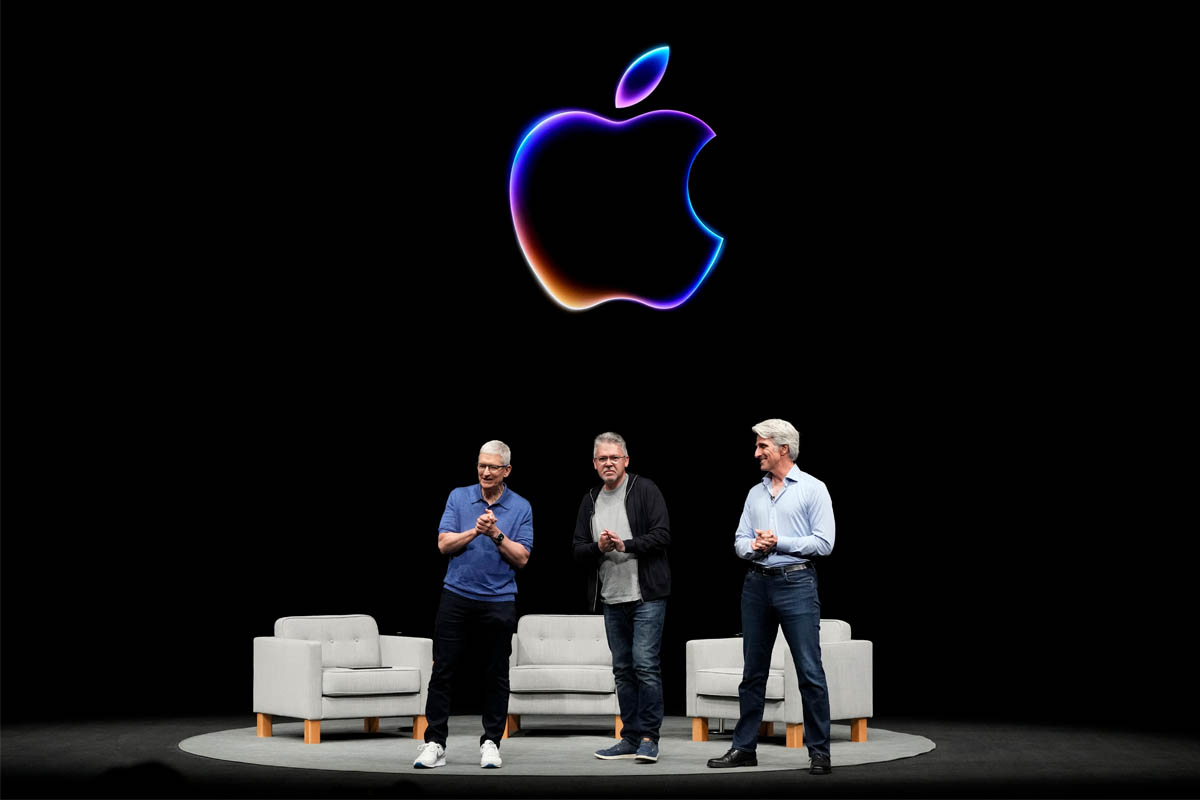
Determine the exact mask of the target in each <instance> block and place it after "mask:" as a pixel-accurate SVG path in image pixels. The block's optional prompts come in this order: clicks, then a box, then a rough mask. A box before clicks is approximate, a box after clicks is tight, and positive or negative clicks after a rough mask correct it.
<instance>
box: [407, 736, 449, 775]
mask: <svg viewBox="0 0 1200 800" xmlns="http://www.w3.org/2000/svg"><path fill="white" fill-rule="evenodd" d="M413 766H414V767H417V768H418V769H433V768H434V767H444V766H446V748H444V747H442V746H441V745H440V744H438V743H437V742H425V743H424V744H422V745H421V749H420V751H418V753H417V760H416V761H414V762H413Z"/></svg>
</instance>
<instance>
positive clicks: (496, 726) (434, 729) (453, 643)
mask: <svg viewBox="0 0 1200 800" xmlns="http://www.w3.org/2000/svg"><path fill="white" fill-rule="evenodd" d="M516 627H517V604H516V603H515V602H513V601H511V600H510V601H508V602H504V603H487V602H484V601H482V600H469V599H467V598H465V597H462V596H461V595H457V594H455V593H454V592H451V591H449V590H448V589H443V590H442V600H441V603H439V604H438V612H437V620H436V621H435V622H434V625H433V671H432V674H430V676H429V697H428V699H427V700H426V701H425V719H426V720H427V721H428V723H429V727H428V728H427V729H426V730H425V741H427V742H437V743H438V744H440V745H442V746H443V747H445V746H446V733H447V721H448V720H449V718H450V686H451V682H452V681H453V679H454V669H455V667H457V666H458V665H459V663H460V662H461V661H462V659H463V657H464V656H465V655H466V652H467V646H468V643H474V642H478V643H479V644H480V645H481V647H482V649H483V656H482V657H481V658H480V663H479V665H478V666H479V667H481V668H482V673H483V675H482V678H481V680H482V681H483V735H482V736H481V737H479V743H480V744H483V742H484V740H485V739H491V740H492V741H493V742H495V743H496V746H497V747H499V746H500V737H501V736H503V735H504V722H505V719H506V718H507V717H508V657H509V655H510V654H511V652H512V635H513V631H515V630H516Z"/></svg>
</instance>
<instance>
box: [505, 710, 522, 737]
mask: <svg viewBox="0 0 1200 800" xmlns="http://www.w3.org/2000/svg"><path fill="white" fill-rule="evenodd" d="M507 730H508V732H509V733H516V732H517V731H519V730H521V715H520V714H509V715H508V726H507Z"/></svg>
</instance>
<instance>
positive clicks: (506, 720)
mask: <svg viewBox="0 0 1200 800" xmlns="http://www.w3.org/2000/svg"><path fill="white" fill-rule="evenodd" d="M510 725H512V714H509V715H508V716H507V717H505V718H504V733H502V734H500V738H501V739H507V738H508V728H509V726H510Z"/></svg>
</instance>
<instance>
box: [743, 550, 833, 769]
mask: <svg viewBox="0 0 1200 800" xmlns="http://www.w3.org/2000/svg"><path fill="white" fill-rule="evenodd" d="M778 626H782V627H783V636H784V638H785V639H786V640H787V643H788V647H789V648H790V649H791V651H792V660H793V662H795V664H796V677H797V679H798V681H799V683H800V700H801V702H802V704H803V706H804V744H805V745H807V746H808V753H809V755H810V756H814V755H824V756H828V755H829V689H828V687H827V685H826V683H825V669H824V667H822V666H821V600H820V598H819V597H818V596H817V572H816V570H815V569H812V568H809V569H806V570H797V571H795V572H785V573H784V574H782V575H771V576H766V575H760V574H759V573H757V572H755V571H754V570H750V571H749V572H747V573H746V580H745V582H744V583H743V584H742V658H743V662H742V663H743V667H742V683H741V685H740V686H739V687H738V699H739V701H740V703H741V718H740V719H738V724H737V727H736V728H734V729H733V746H734V747H736V748H737V749H738V750H747V751H750V752H753V751H754V750H755V749H757V747H758V726H759V725H761V724H762V716H763V705H764V703H765V697H766V692H767V672H768V671H769V670H770V668H771V650H772V649H773V648H774V646H775V636H776V631H777V630H778Z"/></svg>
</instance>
